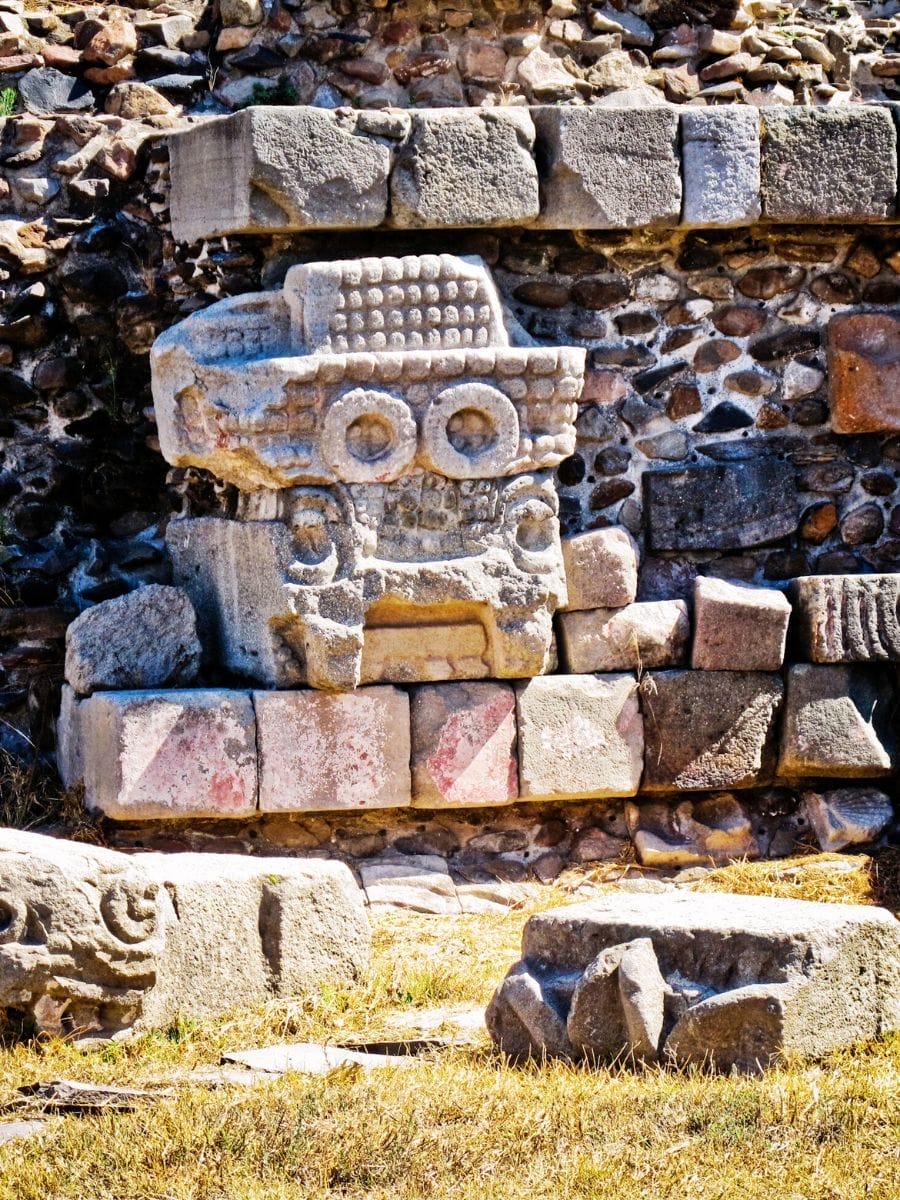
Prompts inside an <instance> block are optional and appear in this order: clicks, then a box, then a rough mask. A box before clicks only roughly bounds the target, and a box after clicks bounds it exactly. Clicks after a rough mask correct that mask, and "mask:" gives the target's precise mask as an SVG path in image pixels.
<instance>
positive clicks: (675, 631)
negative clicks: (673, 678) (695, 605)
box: [559, 600, 691, 675]
mask: <svg viewBox="0 0 900 1200" xmlns="http://www.w3.org/2000/svg"><path fill="white" fill-rule="evenodd" d="M559 632H560V640H561V642H562V652H563V658H564V660H565V663H566V667H567V669H568V670H569V671H571V672H572V673H573V674H575V675H585V674H588V673H589V672H591V671H628V670H647V669H650V668H659V667H680V666H683V665H684V663H685V661H686V659H687V647H688V640H689V639H690V636H691V622H690V618H689V616H688V608H687V604H686V603H685V602H684V601H683V600H654V601H648V602H645V603H641V604H628V605H626V606H625V608H595V609H593V610H592V611H590V612H563V613H560V614H559Z"/></svg>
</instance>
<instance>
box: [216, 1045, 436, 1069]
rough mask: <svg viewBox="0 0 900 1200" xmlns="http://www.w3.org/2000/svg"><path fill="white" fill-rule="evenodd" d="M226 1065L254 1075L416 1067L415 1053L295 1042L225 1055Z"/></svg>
mask: <svg viewBox="0 0 900 1200" xmlns="http://www.w3.org/2000/svg"><path fill="white" fill-rule="evenodd" d="M222 1062H223V1063H236V1064H238V1065H240V1066H242V1067H246V1068H247V1070H248V1071H252V1072H253V1073H254V1074H258V1073H260V1072H265V1073H266V1074H267V1075H287V1074H288V1073H289V1072H291V1071H298V1072H299V1073H300V1074H301V1075H330V1074H331V1072H332V1071H336V1070H337V1069H338V1068H339V1067H347V1066H355V1067H362V1068H363V1069H364V1070H366V1071H377V1070H383V1069H385V1068H388V1069H392V1068H395V1067H400V1068H404V1067H415V1066H417V1065H418V1062H417V1056H416V1055H415V1054H409V1053H402V1054H372V1053H369V1052H366V1051H364V1050H353V1049H350V1048H349V1047H347V1046H335V1045H333V1044H328V1045H325V1044H323V1043H320V1042H291V1043H284V1044H282V1045H279V1046H263V1047H261V1048H260V1049H258V1050H231V1051H229V1052H228V1053H227V1054H223V1055H222Z"/></svg>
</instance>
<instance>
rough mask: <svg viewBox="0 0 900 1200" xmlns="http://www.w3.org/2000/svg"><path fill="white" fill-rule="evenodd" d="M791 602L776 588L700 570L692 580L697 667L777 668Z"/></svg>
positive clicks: (693, 663) (781, 659)
mask: <svg viewBox="0 0 900 1200" xmlns="http://www.w3.org/2000/svg"><path fill="white" fill-rule="evenodd" d="M790 617H791V606H790V604H789V603H788V601H787V600H786V599H785V597H784V596H783V595H782V593H781V592H778V591H776V590H775V589H774V588H754V587H743V586H741V585H740V584H734V583H728V582H726V581H725V580H724V579H712V578H710V577H708V576H706V575H698V576H697V579H696V580H695V582H694V645H693V650H692V653H691V666H692V667H693V668H694V670H695V671H777V670H779V668H780V667H781V664H782V663H783V662H784V649H785V645H786V643H787V631H788V621H789V620H790Z"/></svg>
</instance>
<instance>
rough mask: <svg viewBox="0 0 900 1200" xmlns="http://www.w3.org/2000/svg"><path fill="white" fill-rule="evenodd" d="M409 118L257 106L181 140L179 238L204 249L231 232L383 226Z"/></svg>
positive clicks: (175, 214)
mask: <svg viewBox="0 0 900 1200" xmlns="http://www.w3.org/2000/svg"><path fill="white" fill-rule="evenodd" d="M189 82H190V84H191V86H194V85H196V84H197V80H196V79H190V78H189ZM199 82H200V83H201V84H202V83H203V81H202V80H200V81H199ZM407 120H408V118H406V117H404V116H403V115H400V116H394V117H391V118H388V117H384V116H382V115H381V114H376V115H375V116H373V117H370V116H369V115H368V114H364V113H354V112H352V111H350V110H349V109H339V110H332V109H322V108H309V107H288V108H280V107H269V106H265V105H262V106H261V105H254V106H252V107H250V108H247V109H244V110H243V111H242V112H239V113H235V114H234V115H233V116H230V117H223V118H221V119H215V120H207V121H204V122H202V123H200V124H197V125H195V126H193V127H192V128H191V129H187V130H184V131H182V132H179V133H176V134H173V135H172V137H171V138H170V139H169V151H170V155H171V175H172V199H171V204H172V232H173V234H174V236H175V238H176V240H177V241H182V242H196V241H199V240H200V239H201V238H209V237H218V236H220V235H222V234H227V233H274V232H283V233H284V232H289V231H292V230H302V229H340V228H359V227H370V226H373V225H379V224H381V222H382V221H383V220H384V218H385V215H386V213H387V207H388V176H389V174H390V168H391V162H392V159H393V154H394V151H395V149H396V143H397V139H398V138H399V137H400V136H401V135H402V134H403V133H404V132H405V131H406V128H407ZM369 129H374V130H375V131H376V132H375V133H374V134H370V133H369V132H368V130H369ZM198 162H202V163H203V164H204V169H203V171H202V172H198V171H197V163H198Z"/></svg>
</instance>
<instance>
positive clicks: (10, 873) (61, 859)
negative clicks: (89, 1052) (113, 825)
mask: <svg viewBox="0 0 900 1200" xmlns="http://www.w3.org/2000/svg"><path fill="white" fill-rule="evenodd" d="M0 879H2V885H0V896H2V904H3V906H4V909H5V911H6V912H8V913H9V914H10V920H9V922H8V924H7V928H6V929H5V931H4V938H3V943H2V944H0V1006H2V1007H3V1008H4V1009H5V1010H7V1011H8V1010H10V1009H12V1010H18V1011H20V1012H23V1013H25V1014H28V1015H29V1016H30V1017H31V1018H32V1019H33V1020H34V1021H35V1023H36V1025H37V1028H38V1029H39V1030H40V1031H42V1032H46V1033H51V1034H55V1035H60V1034H62V1035H65V1036H68V1037H71V1036H77V1035H82V1036H83V1035H86V1034H95V1033H96V1034H103V1035H106V1036H109V1035H111V1034H116V1033H121V1032H123V1031H125V1030H129V1029H149V1028H153V1027H156V1026H160V1025H164V1024H166V1023H167V1022H170V1021H172V1020H174V1019H175V1018H176V1017H186V1018H199V1017H207V1016H219V1015H222V1014H224V1013H226V1012H229V1011H232V1010H234V1009H235V1008H236V1007H239V1006H241V1005H248V1006H251V1005H258V1004H262V1003H264V1002H266V1001H267V1000H271V999H274V998H292V999H297V998H299V997H302V996H309V995H313V994H315V993H316V992H317V991H318V990H319V989H320V988H321V987H323V986H325V985H328V986H332V987H334V986H337V985H341V984H349V983H352V982H353V981H355V980H356V979H358V978H359V976H360V975H361V974H362V973H363V972H364V971H365V969H366V967H367V966H368V960H369V950H370V940H371V938H370V932H369V926H368V921H367V918H366V914H365V909H364V906H363V901H362V894H361V892H360V889H359V887H358V886H357V884H356V883H355V881H354V879H353V876H352V874H351V872H350V870H349V868H348V867H346V866H345V865H344V864H343V863H338V862H326V861H322V860H317V859H297V858H251V857H246V856H240V855H231V854H119V853H116V852H115V851H112V850H106V849H104V848H101V847H98V846H88V845H83V844H77V845H76V844H75V843H72V842H66V841H62V840H57V839H54V838H49V837H44V836H42V835H40V834H31V833H19V832H17V831H14V830H8V829H7V830H2V831H0ZM38 910H39V911H40V914H41V917H40V923H41V939H40V941H35V939H34V938H33V937H32V935H31V934H30V932H29V930H30V928H31V923H32V915H33V914H34V913H35V912H36V911H38ZM251 932H252V936H249V935H250V933H251Z"/></svg>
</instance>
